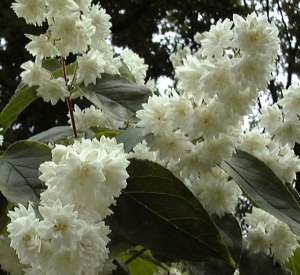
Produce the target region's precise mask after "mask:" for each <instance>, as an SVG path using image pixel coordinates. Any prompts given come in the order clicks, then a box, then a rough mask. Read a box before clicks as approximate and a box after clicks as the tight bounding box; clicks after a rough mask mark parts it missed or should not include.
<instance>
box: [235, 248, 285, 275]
mask: <svg viewBox="0 0 300 275" xmlns="http://www.w3.org/2000/svg"><path fill="white" fill-rule="evenodd" d="M239 269H240V275H266V274H272V275H288V274H291V273H290V272H289V270H287V269H286V268H285V267H282V266H280V265H279V264H277V263H276V264H273V259H272V258H271V257H270V256H268V255H266V254H264V253H262V252H260V253H256V254H255V253H253V252H250V251H248V250H245V251H243V253H242V257H241V261H240V264H239Z"/></svg>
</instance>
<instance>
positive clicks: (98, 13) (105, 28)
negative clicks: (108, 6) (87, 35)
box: [86, 3, 112, 44]
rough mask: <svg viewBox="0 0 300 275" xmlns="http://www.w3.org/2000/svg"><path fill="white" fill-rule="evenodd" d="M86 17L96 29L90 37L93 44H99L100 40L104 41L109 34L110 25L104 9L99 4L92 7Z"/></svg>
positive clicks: (108, 16)
mask: <svg viewBox="0 0 300 275" xmlns="http://www.w3.org/2000/svg"><path fill="white" fill-rule="evenodd" d="M86 16H87V17H90V18H91V21H92V25H93V26H94V27H96V31H95V33H94V34H93V36H92V40H93V43H94V44H95V43H99V42H100V41H101V40H104V39H106V38H107V36H108V35H109V34H110V28H111V26H112V24H111V22H110V19H111V17H110V15H109V14H107V13H106V11H105V9H103V8H101V6H100V4H99V3H98V4H96V5H92V6H91V7H90V10H89V11H88V12H87V13H86Z"/></svg>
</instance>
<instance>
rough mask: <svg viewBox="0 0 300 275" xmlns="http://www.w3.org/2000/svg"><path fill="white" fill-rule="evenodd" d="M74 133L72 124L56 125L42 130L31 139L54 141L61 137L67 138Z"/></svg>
mask: <svg viewBox="0 0 300 275" xmlns="http://www.w3.org/2000/svg"><path fill="white" fill-rule="evenodd" d="M72 135H73V130H72V129H71V127H70V126H56V127H53V128H50V129H49V130H47V131H44V132H41V133H39V134H37V135H34V136H32V137H30V138H29V140H34V141H40V142H53V141H56V140H59V139H65V138H67V137H70V136H72Z"/></svg>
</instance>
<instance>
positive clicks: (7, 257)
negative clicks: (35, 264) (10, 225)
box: [0, 235, 27, 275]
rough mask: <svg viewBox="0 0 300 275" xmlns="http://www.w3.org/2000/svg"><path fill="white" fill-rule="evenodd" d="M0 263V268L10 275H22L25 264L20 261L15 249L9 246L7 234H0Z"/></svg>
mask: <svg viewBox="0 0 300 275" xmlns="http://www.w3.org/2000/svg"><path fill="white" fill-rule="evenodd" d="M0 265H1V269H2V270H4V271H6V272H7V273H9V274H10V275H23V274H24V271H23V269H24V268H26V267H27V266H26V265H23V264H21V263H20V259H19V258H18V256H17V254H16V251H15V250H14V249H13V248H12V247H11V246H10V238H9V237H8V236H7V235H2V236H0Z"/></svg>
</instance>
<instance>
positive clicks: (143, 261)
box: [120, 247, 158, 275]
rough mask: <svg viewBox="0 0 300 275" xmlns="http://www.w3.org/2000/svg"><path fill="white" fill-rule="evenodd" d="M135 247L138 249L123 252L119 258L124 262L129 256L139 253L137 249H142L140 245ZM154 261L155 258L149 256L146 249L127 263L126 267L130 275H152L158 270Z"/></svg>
mask: <svg viewBox="0 0 300 275" xmlns="http://www.w3.org/2000/svg"><path fill="white" fill-rule="evenodd" d="M137 248H139V250H137V249H134V250H131V251H129V252H128V253H125V254H123V255H122V256H121V257H120V259H121V260H123V261H124V262H125V263H126V261H128V260H129V259H130V258H131V257H134V256H135V254H137V253H139V251H140V250H141V249H142V248H140V247H137ZM154 261H155V260H154V259H153V257H152V256H151V253H150V252H149V251H146V252H144V253H143V254H141V255H140V256H138V257H136V258H134V259H133V260H132V261H130V262H129V263H128V264H127V267H128V269H129V271H130V274H131V275H140V274H143V275H153V274H154V273H155V272H157V271H158V266H157V265H156V264H155V263H154Z"/></svg>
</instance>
